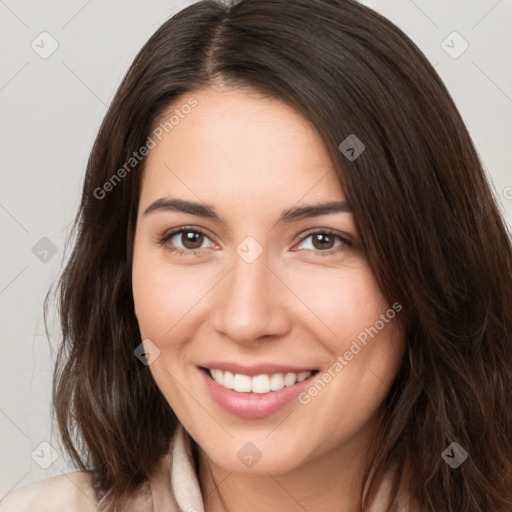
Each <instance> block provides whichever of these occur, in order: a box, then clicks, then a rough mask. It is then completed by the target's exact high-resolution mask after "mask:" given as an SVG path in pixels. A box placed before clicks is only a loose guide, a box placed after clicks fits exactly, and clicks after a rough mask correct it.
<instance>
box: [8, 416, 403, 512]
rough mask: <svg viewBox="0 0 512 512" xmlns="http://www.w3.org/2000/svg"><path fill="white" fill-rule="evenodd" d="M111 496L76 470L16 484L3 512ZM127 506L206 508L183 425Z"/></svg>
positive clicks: (58, 508) (92, 507)
mask: <svg viewBox="0 0 512 512" xmlns="http://www.w3.org/2000/svg"><path fill="white" fill-rule="evenodd" d="M389 484H390V482H389V479H386V481H385V483H384V484H383V486H382V488H381V490H380V491H379V494H378V497H377V499H376V500H375V503H374V506H373V507H372V511H375V512H380V511H381V510H384V501H383V500H384V497H385V496H386V495H387V492H389ZM107 498H108V496H105V497H104V498H102V499H101V500H100V501H99V502H98V501H97V500H96V498H95V494H94V490H93V486H92V473H91V472H90V471H75V472H72V473H66V474H62V475H58V476H55V477H52V478H48V479H46V480H41V481H39V482H35V483H32V484H28V485H25V486H23V487H20V488H19V489H16V490H15V491H13V492H11V493H10V494H8V495H7V496H6V497H5V498H4V499H3V500H2V501H1V502H0V512H98V511H99V510H101V506H102V504H104V500H106V499H107ZM98 507H99V508H98ZM401 510H403V512H407V511H412V508H403V509H401ZM126 511H127V512H204V507H203V499H202V495H201V488H200V486H199V479H198V476H197V471H196V464H195V460H194V451H193V441H192V438H191V437H190V436H189V434H188V433H187V432H186V431H185V429H184V428H183V427H182V426H181V425H180V426H179V427H178V429H177V430H176V433H175V435H174V437H173V439H172V442H171V445H170V448H169V451H168V452H167V453H166V454H165V455H164V456H163V457H162V458H161V459H160V461H159V463H158V467H157V470H156V471H155V473H154V476H153V477H151V478H150V479H149V480H148V481H146V482H144V484H143V485H142V486H141V487H140V489H139V490H138V491H137V492H136V493H135V495H134V496H133V497H132V499H130V501H129V503H128V504H127V506H126Z"/></svg>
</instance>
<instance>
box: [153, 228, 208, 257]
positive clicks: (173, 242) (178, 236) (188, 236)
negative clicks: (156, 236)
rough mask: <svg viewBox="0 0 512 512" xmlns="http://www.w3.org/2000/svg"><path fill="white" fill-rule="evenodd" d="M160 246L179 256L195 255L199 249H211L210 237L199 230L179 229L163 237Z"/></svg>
mask: <svg viewBox="0 0 512 512" xmlns="http://www.w3.org/2000/svg"><path fill="white" fill-rule="evenodd" d="M159 244H160V245H162V246H165V248H166V249H168V250H170V251H176V252H178V253H179V254H183V255H185V254H187V253H190V254H195V252H194V251H196V250H197V249H204V248H211V247H214V245H215V244H213V243H212V241H211V240H210V237H209V236H208V235H207V234H206V233H204V232H203V231H202V230H201V229H199V228H186V227H182V228H178V229H175V230H173V231H171V232H169V233H166V234H165V235H163V236H162V237H161V238H160V240H159Z"/></svg>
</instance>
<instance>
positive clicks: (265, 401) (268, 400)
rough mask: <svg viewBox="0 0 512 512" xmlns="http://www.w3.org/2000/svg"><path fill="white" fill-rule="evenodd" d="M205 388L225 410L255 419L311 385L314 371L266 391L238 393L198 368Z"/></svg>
mask: <svg viewBox="0 0 512 512" xmlns="http://www.w3.org/2000/svg"><path fill="white" fill-rule="evenodd" d="M199 373H200V374H201V375H202V378H203V380H204V383H205V385H206V388H207V389H208V391H209V393H210V395H211V396H212V397H213V399H214V400H215V401H216V402H217V403H218V404H219V405H220V406H221V407H222V408H223V409H224V410H225V411H227V412H229V413H231V414H233V415H235V416H239V417H241V418H247V419H256V418H264V417H265V416H269V415H271V414H273V413H275V412H277V411H279V410H280V409H282V408H283V407H284V406H285V405H286V404H288V403H289V402H291V401H292V400H294V399H295V398H297V395H298V394H299V393H301V392H302V391H303V390H304V388H306V387H308V386H310V385H311V382H312V380H313V379H314V378H315V376H316V373H313V374H312V375H310V376H309V377H308V378H307V379H305V380H303V381H302V382H296V383H295V384H293V386H287V387H284V388H283V389H280V390H279V391H270V392H268V393H264V394H260V393H239V392H238V391H235V390H233V389H227V388H225V387H224V386H221V385H220V384H217V382H215V381H214V380H213V379H212V378H211V377H210V376H209V375H208V374H207V373H206V371H204V370H203V369H201V368H199Z"/></svg>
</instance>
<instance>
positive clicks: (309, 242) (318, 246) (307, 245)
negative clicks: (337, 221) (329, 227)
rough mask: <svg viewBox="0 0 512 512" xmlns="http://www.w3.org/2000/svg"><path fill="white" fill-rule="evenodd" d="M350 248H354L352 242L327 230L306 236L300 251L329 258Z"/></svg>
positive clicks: (301, 242) (303, 238) (301, 243)
mask: <svg viewBox="0 0 512 512" xmlns="http://www.w3.org/2000/svg"><path fill="white" fill-rule="evenodd" d="M301 246H302V247H301ZM350 247H353V244H352V242H351V241H350V240H348V239H347V238H345V237H343V236H341V235H339V234H338V233H335V232H331V231H326V230H323V231H315V232H314V233H309V234H308V235H305V236H304V237H302V240H301V241H300V244H299V248H300V249H306V250H308V251H312V252H313V253H315V252H316V253H318V254H320V255H322V256H328V255H331V254H334V253H337V252H340V251H343V250H345V249H347V248H350Z"/></svg>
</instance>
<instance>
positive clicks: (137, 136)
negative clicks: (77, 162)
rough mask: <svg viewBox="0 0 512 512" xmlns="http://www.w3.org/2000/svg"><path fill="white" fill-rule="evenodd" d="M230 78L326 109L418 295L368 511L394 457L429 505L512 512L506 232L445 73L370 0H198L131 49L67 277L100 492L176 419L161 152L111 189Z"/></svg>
mask: <svg viewBox="0 0 512 512" xmlns="http://www.w3.org/2000/svg"><path fill="white" fill-rule="evenodd" d="M216 80H221V81H222V82H224V83H226V84H228V85H232V86H233V87H249V88H251V89H254V90H257V91H259V92H261V93H263V94H265V95H268V96H271V97H275V98H278V99H280V100H282V101H285V102H287V103H288V104H290V105H292V106H293V107H294V108H295V109H296V110H297V111H298V112H300V113H302V114H303V115H304V116H305V117H306V118H307V119H309V120H310V121H311V122H312V123H313V125H314V126H315V127H316V129H317V130H318V132H319V134H320V135H321V136H322V138H323V139H324V141H325V144H326V147H327V148H328V151H329V153H330V155H331V157H332V160H333V162H334V163H335V167H336V172H337V175H338V177H339V180H340V184H341V186H342V188H343V190H344V192H345V195H346V197H347V199H348V201H349V202H350V205H351V207H352V210H353V212H354V218H355V221H356V225H357V228H358V231H359V233H360V235H361V239H362V242H363V245H364V251H365V255H366V257H367V259H368V262H369V264H370V266H371V268H372V270H373V272H374V274H375V278H376V279H377V282H378V284H379V285H380V288H381V290H382V292H383V293H384V294H385V296H386V298H387V299H388V300H389V302H390V303H393V302H395V301H398V302H399V303H400V304H402V305H403V307H404V313H405V315H406V316H405V318H407V349H406V353H405V357H404V358H403V361H402V365H401V368H400V371H399V374H398V376H397V377H396V379H395V382H394V383H393V386H392V388H391V390H390V392H389V394H388V396H387V398H386V402H385V406H386V413H385V415H384V417H383V419H382V423H381V424H380V426H379V429H378V433H377V436H376V438H375V439H374V441H373V443H372V446H371V451H370V454H369V457H368V464H367V471H366V473H365V478H364V483H363V487H362V489H361V501H362V508H361V510H363V511H366V510H368V507H369V505H370V502H371V500H372V496H373V495H374V492H375V489H376V488H377V487H378V485H379V483H380V482H381V481H382V478H383V475H384V474H385V473H386V471H387V470H388V468H389V467H390V466H392V465H396V467H397V468H398V478H397V480H396V485H395V488H394V493H397V492H398V491H399V490H400V489H399V485H401V484H400V482H405V481H407V482H408V489H407V492H408V493H409V494H410V495H411V496H412V497H413V498H414V499H415V500H416V501H417V503H418V504H419V505H420V507H421V510H424V511H432V512H434V511H435V512H441V511H449V512H481V511H493V512H510V510H512V440H511V436H512V334H511V333H512V285H511V275H512V248H511V242H510V238H509V235H508V233H507V230H506V228H505V226H504V222H503V220H502V218H501V216H500V212H499V209H498V208H497V205H496V201H495V198H494V197H493V194H492V192H491V189H490V186H489V184H488V181H487V178H486V176H485V173H484V170H483V167H482V164H481V162H480V160H479V157H478V155H477V152H476V150H475V147H474V145H473V143H472V141H471V138H470V136H469V134H468V131H467V129H466V127H465V126H464V123H463V121H462V119H461V116H460V115H459V113H458V111H457V109H456V107H455V105H454V102H453V100H452V99H451V97H450V95H449V93H448V91H447V89H446V87H445V85H444V84H443V82H442V81H441V79H440V78H439V76H438V75H437V74H436V72H435V70H434V69H433V68H432V66H431V65H430V64H429V62H428V61H427V59H426V58H425V57H424V55H423V54H422V52H421V51H420V50H419V49H418V48H417V47H416V45H415V44H414V43H413V42H412V41H411V40H410V39H409V38H408V37H407V36H406V35H405V34H404V33H403V32H402V31H401V30H400V29H398V28H397V27H396V26H394V25H393V24H392V23H391V22H389V21H388V20H387V19H385V18H384V17H382V16H381V15H379V14H377V13H376V12H374V11H372V10H371V9H369V8H367V7H364V6H363V5H360V4H359V3H357V2H356V1H354V0H294V1H293V2H291V1H289V0H242V1H235V2H233V3H232V4H231V5H224V4H223V3H221V2H217V1H211V0H210V1H202V2H198V3H195V4H193V5H191V6H189V7H187V8H185V9H183V10H182V11H180V12H179V13H177V14H176V15H175V16H173V17H172V18H170V19H169V20H168V21H166V22H165V23H164V24H163V25H162V26H161V27H160V28H159V29H158V30H157V32H156V33H155V34H154V35H153V36H152V37H151V38H150V39H149V41H148V42H147V43H146V45H145V46H144V47H143V48H142V50H141V51H140V52H139V54H138V55H137V57H136V58H135V60H134V62H133V64H132V66H131V67H130V69H129V71H128V73H127V74H126V77H125V78H124V80H123V81H122V83H121V85H120V87H119V89H118V91H117V93H116V95H115V98H114V100H113V102H112V104H111V106H110V108H109V110H108V112H107V114H106V116H105V119H104V121H103V124H102V126H101V128H100V131H99V134H98V136H97V139H96V141H95V143H94V147H93V149H92V152H91V155H90V159H89V162H88V165H87V171H86V175H85V180H84V185H83V193H82V199H81V204H80V207H79V211H78V213H77V217H76V219H75V224H74V231H73V233H72V235H76V239H75V240H74V242H73V249H72V253H71V255H70V258H69V261H68V263H67V266H66V268H65V270H64V272H63V274H62V276H61V278H60V280H59V281H58V283H57V287H58V292H59V293H58V299H59V311H60V319H61V327H62V335H63V340H62V344H61V346H60V349H59V353H58V357H57V362H56V367H55V373H54V387H53V405H54V411H55V415H56V419H57V422H58V427H59V430H60V433H61V436H62V441H63V443H64V446H65V449H66V450H67V452H68V453H69V455H70V457H71V458H72V460H73V462H74V463H76V465H77V466H78V468H79V469H82V470H91V471H92V472H93V474H94V477H95V482H96V486H97V487H96V490H97V496H98V498H101V497H102V496H103V495H104V493H106V492H107V491H108V493H109V497H110V502H109V503H110V504H109V508H108V510H121V506H122V503H123V499H125V498H126V497H128V496H129V495H130V493H133V492H134V491H136V490H137V489H138V488H139V486H140V485H141V484H143V483H144V482H145V481H147V479H148V478H149V477H150V475H151V474H152V473H153V472H154V471H155V468H156V464H157V462H158V461H159V459H160V457H161V456H162V455H163V454H164V453H165V452H166V450H167V449H168V446H169V441H170V439H171V438H172V435H173V433H174V431H175V430H176V428H177V426H178V420H177V418H176V416H175V415H174V413H173V411H172V409H171V408H170V406H169V404H168V403H167V402H166V400H165V399H164V397H163V395H162V394H161V393H160V391H159V390H158V388H157V386H156V384H155V382H154V380H153V378H152V377H151V374H150V371H149V369H148V367H147V366H145V365H143V364H141V362H140V361H139V360H138V359H137V358H136V357H135V356H134V349H135V348H136V347H137V346H138V345H139V344H140V343H141V339H140V332H139V329H138V324H137V321H136V318H135V315H134V305H133V297H132V289H131V262H132V249H133V240H134V228H135V221H136V212H137V206H138V200H139V193H140V185H141V178H142V174H143V169H144V164H145V159H142V160H141V161H140V163H138V164H137V165H136V166H135V168H134V169H133V170H131V172H126V173H125V175H123V179H121V180H118V181H116V182H115V184H114V185H113V186H111V187H108V188H109V191H108V193H105V194H103V193H98V190H100V189H101V190H106V187H105V183H107V182H108V181H109V180H111V179H112V176H113V175H114V174H116V172H117V171H118V169H120V168H122V167H123V165H125V164H126V162H127V161H129V159H130V157H131V156H132V154H133V152H134V151H136V150H137V149H138V148H140V147H142V146H144V145H145V144H146V143H147V138H148V136H149V134H150V133H151V129H152V127H153V126H154V123H155V120H156V119H158V118H159V116H160V115H161V114H162V113H163V112H164V111H165V109H166V108H167V107H168V106H169V105H170V104H171V103H172V102H173V101H174V100H176V98H178V97H180V96H181V95H183V94H185V93H190V94H191V93H193V91H197V90H199V89H202V88H205V87H208V86H209V85H210V84H212V83H213V82H214V81H216ZM184 97H186V94H185V96H184ZM351 134H354V135H356V137H357V138H358V139H360V140H361V141H362V142H363V144H364V145H365V150H364V152H363V153H362V154H361V155H360V156H359V157H358V158H356V159H354V160H350V159H348V158H346V155H345V154H343V153H342V152H340V150H339V149H338V146H339V145H340V143H341V142H342V141H343V140H345V139H346V138H347V136H349V135H351ZM111 183H112V182H111ZM47 305H48V297H47V300H46V301H45V311H46V308H47ZM453 442H457V443H458V444H459V445H460V446H461V447H462V448H463V449H464V450H465V451H466V452H467V453H468V458H467V460H465V461H464V462H463V463H462V464H461V465H460V466H459V467H457V468H452V467H451V466H450V465H449V464H448V463H447V462H445V460H443V457H442V456H441V454H442V453H443V452H444V451H445V449H446V448H447V447H449V446H450V445H451V443H453ZM390 509H391V508H390Z"/></svg>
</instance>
